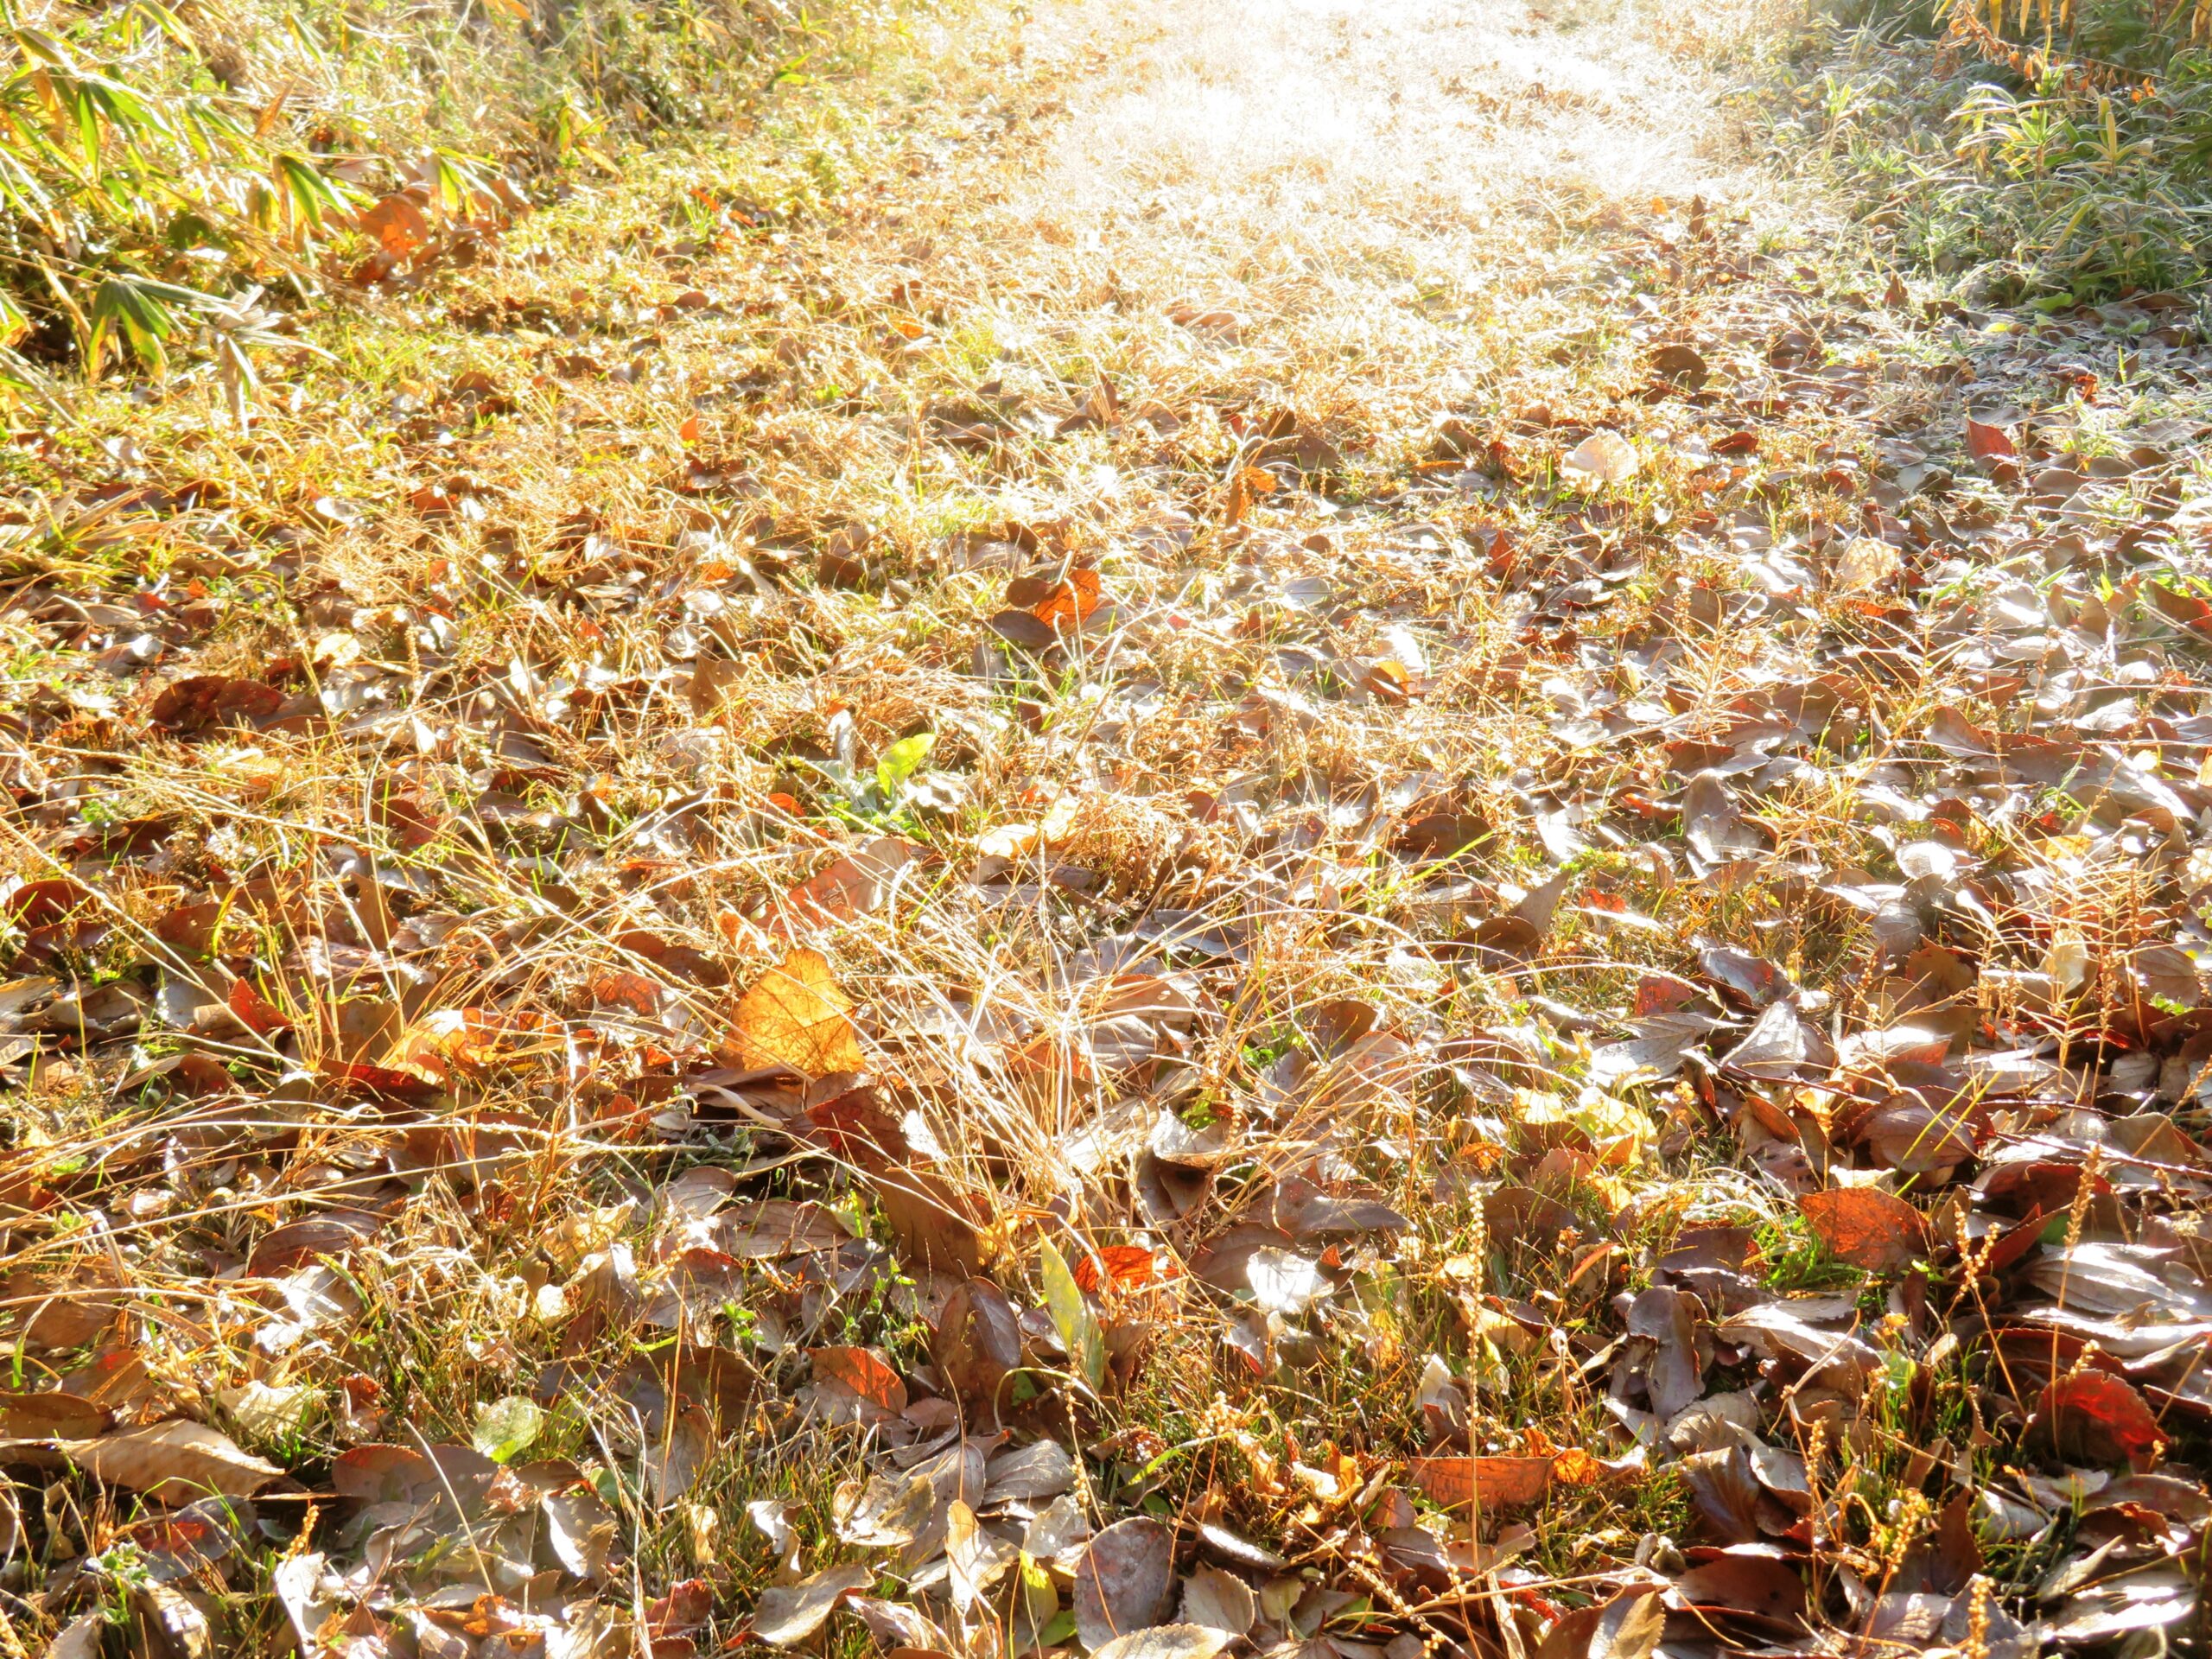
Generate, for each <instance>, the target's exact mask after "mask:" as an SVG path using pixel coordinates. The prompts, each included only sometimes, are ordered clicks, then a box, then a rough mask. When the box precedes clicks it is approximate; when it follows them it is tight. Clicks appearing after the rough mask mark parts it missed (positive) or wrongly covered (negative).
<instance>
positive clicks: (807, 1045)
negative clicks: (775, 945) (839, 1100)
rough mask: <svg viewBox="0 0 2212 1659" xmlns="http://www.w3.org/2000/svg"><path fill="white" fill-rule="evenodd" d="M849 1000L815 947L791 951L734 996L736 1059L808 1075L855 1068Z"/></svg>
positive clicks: (858, 1062)
mask: <svg viewBox="0 0 2212 1659" xmlns="http://www.w3.org/2000/svg"><path fill="white" fill-rule="evenodd" d="M852 1006H853V1004H852V1000H851V999H850V998H849V997H848V996H847V995H845V994H844V992H842V990H840V989H838V988H837V981H836V976H833V975H832V974H831V973H830V971H829V960H828V959H827V958H826V957H823V954H822V953H821V952H820V951H819V950H794V951H792V952H791V954H790V955H789V956H787V957H785V958H784V959H783V961H782V962H781V963H779V965H777V966H776V967H773V968H771V969H769V970H768V971H767V972H766V973H765V974H763V975H762V976H760V981H759V982H757V983H756V984H755V985H754V986H753V988H752V989H751V990H749V991H747V993H746V994H745V995H744V996H743V998H742V999H741V1000H740V1001H739V1002H738V1005H737V1014H736V1016H735V1024H736V1027H737V1052H738V1059H739V1064H740V1065H744V1066H746V1067H747V1068H761V1067H766V1066H771V1065H787V1066H789V1067H791V1070H793V1071H799V1072H803V1073H804V1074H805V1075H806V1076H808V1077H826V1076H828V1075H829V1073H830V1072H833V1071H860V1070H861V1069H862V1068H863V1067H864V1066H866V1065H867V1064H868V1061H867V1058H866V1057H865V1056H863V1055H862V1054H861V1045H860V1038H859V1035H858V1034H857V1033H855V1031H854V1029H853V1022H852V1020H851V1018H850V1017H849V1011H850V1010H851V1008H852Z"/></svg>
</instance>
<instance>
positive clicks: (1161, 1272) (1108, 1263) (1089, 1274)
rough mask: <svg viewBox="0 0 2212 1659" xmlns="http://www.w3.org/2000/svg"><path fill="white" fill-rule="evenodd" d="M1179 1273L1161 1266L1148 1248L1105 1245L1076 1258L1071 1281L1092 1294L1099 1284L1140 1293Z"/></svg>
mask: <svg viewBox="0 0 2212 1659" xmlns="http://www.w3.org/2000/svg"><path fill="white" fill-rule="evenodd" d="M1181 1271H1182V1270H1181V1269H1180V1268H1178V1267H1177V1266H1176V1265H1175V1264H1174V1263H1173V1262H1163V1261H1161V1260H1160V1257H1159V1255H1157V1254H1155V1253H1154V1250H1153V1248H1152V1246H1150V1245H1149V1244H1106V1245H1102V1246H1100V1247H1099V1248H1098V1249H1096V1250H1093V1251H1090V1252H1089V1253H1087V1254H1085V1255H1083V1256H1080V1257H1078V1258H1077V1262H1076V1264H1075V1281H1076V1283H1077V1284H1078V1285H1080V1286H1081V1287H1083V1288H1084V1289H1085V1290H1088V1291H1092V1292H1096V1290H1097V1289H1098V1287H1099V1286H1100V1285H1101V1284H1110V1285H1112V1286H1113V1287H1115V1288H1116V1289H1117V1290H1141V1289H1142V1288H1143V1287H1145V1286H1147V1285H1158V1284H1164V1283H1166V1281H1168V1280H1170V1279H1173V1278H1174V1277H1175V1276H1176V1275H1177V1274H1179V1272H1181Z"/></svg>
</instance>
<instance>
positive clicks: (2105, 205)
mask: <svg viewBox="0 0 2212 1659" xmlns="http://www.w3.org/2000/svg"><path fill="white" fill-rule="evenodd" d="M2194 16H2195V15H2194V13H2193V12H2192V11H2191V10H2190V8H2189V6H2188V5H2187V4H2186V3H2183V4H2182V5H2180V6H2178V7H2168V8H2166V9H2164V10H2159V9H2157V8H2154V7H2152V6H2150V5H2148V4H2145V3H2142V0H2111V3H2107V4H2102V5H2097V6H2083V7H2082V8H2080V9H2079V10H2071V11H2067V10H2061V11H2059V12H2058V13H2056V14H2055V15H2052V16H2050V17H2049V18H2048V21H2047V22H2046V21H2045V14H2044V13H2043V12H2042V11H2040V10H2031V11H2029V12H2026V13H2023V12H2021V11H2020V10H2017V9H2015V10H2008V11H2007V12H2006V13H2005V19H2004V23H2005V28H2004V32H2003V33H2002V34H2001V35H1999V33H1998V32H1997V31H1996V29H1994V28H1993V22H1995V19H1994V18H1993V16H1991V15H1990V14H1989V13H1987V12H1985V11H1982V10H1979V9H1975V10H1967V11H1965V12H1963V14H1962V13H1961V11H1960V10H1958V9H1957V5H1956V0H1952V3H1950V4H1946V5H1941V6H1930V5H1928V4H1926V3H1916V0H1864V3H1859V4H1855V5H1852V6H1850V7H1848V8H1847V10H1846V11H1845V12H1844V13H1843V14H1842V15H1841V16H1835V17H1833V18H1831V19H1830V20H1829V21H1828V22H1827V23H1826V24H1825V25H1824V26H1822V27H1821V29H1819V30H1818V31H1817V32H1816V35H1815V51H1814V53H1813V54H1812V68H1813V73H1811V74H1810V75H1808V77H1806V78H1805V79H1802V81H1801V82H1800V84H1799V86H1798V87H1797V89H1796V105H1797V109H1798V113H1797V114H1796V117H1795V118H1794V121H1793V122H1792V123H1791V124H1792V125H1794V126H1795V128H1796V130H1798V131H1800V132H1802V134H1804V135H1805V136H1806V137H1807V138H1808V140H1809V141H1810V144H1811V147H1812V149H1813V151H1814V153H1815V155H1816V156H1818V157H1819V158H1821V160H1822V161H1823V162H1826V163H1827V168H1826V170H1827V172H1828V173H1829V175H1830V176H1831V177H1832V178H1833V179H1834V181H1836V182H1838V183H1840V184H1841V185H1843V186H1844V187H1845V188H1847V189H1849V190H1852V191H1853V192H1854V193H1856V194H1858V195H1859V196H1860V197H1861V199H1862V200H1863V201H1864V204H1865V206H1866V209H1867V216H1868V222H1869V223H1870V224H1871V225H1872V226H1873V227H1874V228H1875V229H1877V230H1878V231H1879V232H1881V233H1883V234H1884V235H1885V237H1886V238H1888V239H1889V241H1890V243H1891V245H1892V247H1893V248H1894V250H1895V251H1896V252H1897V255H1898V256H1899V257H1901V258H1903V259H1905V260H1908V261H1910V262H1912V263H1915V264H1919V265H1921V266H1923V268H1926V269H1930V270H1936V271H1941V272H1949V273H1970V274H1971V277H1972V278H1973V284H1974V287H1975V288H1976V289H1977V290H1978V291H1980V292H1981V293H1982V294H1983V295H1984V296H1986V297H1987V298H1990V299H1992V300H1996V301H2012V300H2019V299H2025V298H2038V297H2040V298H2050V299H2058V298H2060V297H2061V296H2067V297H2071V298H2073V299H2076V300H2082V301H2094V300H2099V299H2104V298H2107V297H2110V296H2114V295H2118V294H2121V293H2125V292H2127V291H2129V290H2131V289H2180V288H2187V287H2192V286H2195V285H2197V284H2200V283H2202V282H2203V281H2204V280H2205V278H2206V277H2207V275H2208V271H2209V270H2212V259H2208V255H2207V253H2206V251H2205V248H2204V242H2205V238H2206V232H2207V231H2208V229H2212V52H2208V50H2207V48H2206V47H2205V46H2204V45H2202V44H2201V43H2197V42H2196V41H2192V39H2191V31H2192V29H2196V27H2197V25H2196V23H2195V22H2194ZM2200 32H2201V31H2200Z"/></svg>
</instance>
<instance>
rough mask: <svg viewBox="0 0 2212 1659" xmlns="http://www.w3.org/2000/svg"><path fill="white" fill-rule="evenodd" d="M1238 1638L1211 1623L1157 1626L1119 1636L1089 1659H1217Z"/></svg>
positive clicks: (1097, 1650)
mask: <svg viewBox="0 0 2212 1659" xmlns="http://www.w3.org/2000/svg"><path fill="white" fill-rule="evenodd" d="M1235 1640H1236V1637H1234V1636H1232V1635H1231V1634H1230V1632H1229V1631H1227V1630H1216V1629H1214V1628H1213V1627H1212V1626H1211V1625H1210V1624H1155V1625H1154V1626H1153V1627H1152V1628H1151V1629H1150V1630H1131V1631H1130V1632H1129V1633H1128V1635H1127V1636H1117V1637H1115V1638H1114V1639H1113V1640H1112V1641H1110V1642H1109V1643H1106V1644H1105V1645H1104V1646H1103V1647H1101V1648H1098V1649H1094V1650H1093V1652H1092V1654H1091V1656H1090V1659H1214V1656H1215V1655H1216V1654H1217V1653H1219V1652H1220V1651H1221V1650H1222V1649H1224V1648H1225V1647H1227V1646H1228V1645H1229V1644H1230V1643H1231V1642H1233V1641H1235Z"/></svg>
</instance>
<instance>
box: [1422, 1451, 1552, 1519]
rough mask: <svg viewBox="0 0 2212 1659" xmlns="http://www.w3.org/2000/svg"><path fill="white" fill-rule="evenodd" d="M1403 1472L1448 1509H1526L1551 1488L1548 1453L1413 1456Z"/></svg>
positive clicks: (1431, 1497)
mask: <svg viewBox="0 0 2212 1659" xmlns="http://www.w3.org/2000/svg"><path fill="white" fill-rule="evenodd" d="M1406 1472H1407V1474H1408V1476H1410V1477H1411V1478H1412V1479H1413V1483H1414V1485H1415V1486H1417V1487H1419V1488H1420V1489H1421V1495H1422V1496H1423V1497H1426V1498H1427V1499H1428V1501H1429V1502H1430V1503H1435V1504H1439V1505H1440V1506H1442V1507H1443V1508H1445V1509H1447V1510H1464V1509H1467V1508H1469V1507H1473V1508H1475V1509H1478V1510H1484V1511H1496V1510H1517V1509H1525V1508H1527V1507H1528V1506H1529V1504H1531V1503H1541V1502H1542V1501H1543V1500H1544V1498H1545V1497H1546V1496H1547V1495H1548V1493H1549V1492H1550V1491H1551V1489H1552V1459H1550V1458H1548V1457H1543V1458H1516V1457H1474V1458H1414V1459H1412V1460H1411V1461H1409V1462H1408V1464H1407V1465H1406Z"/></svg>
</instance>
